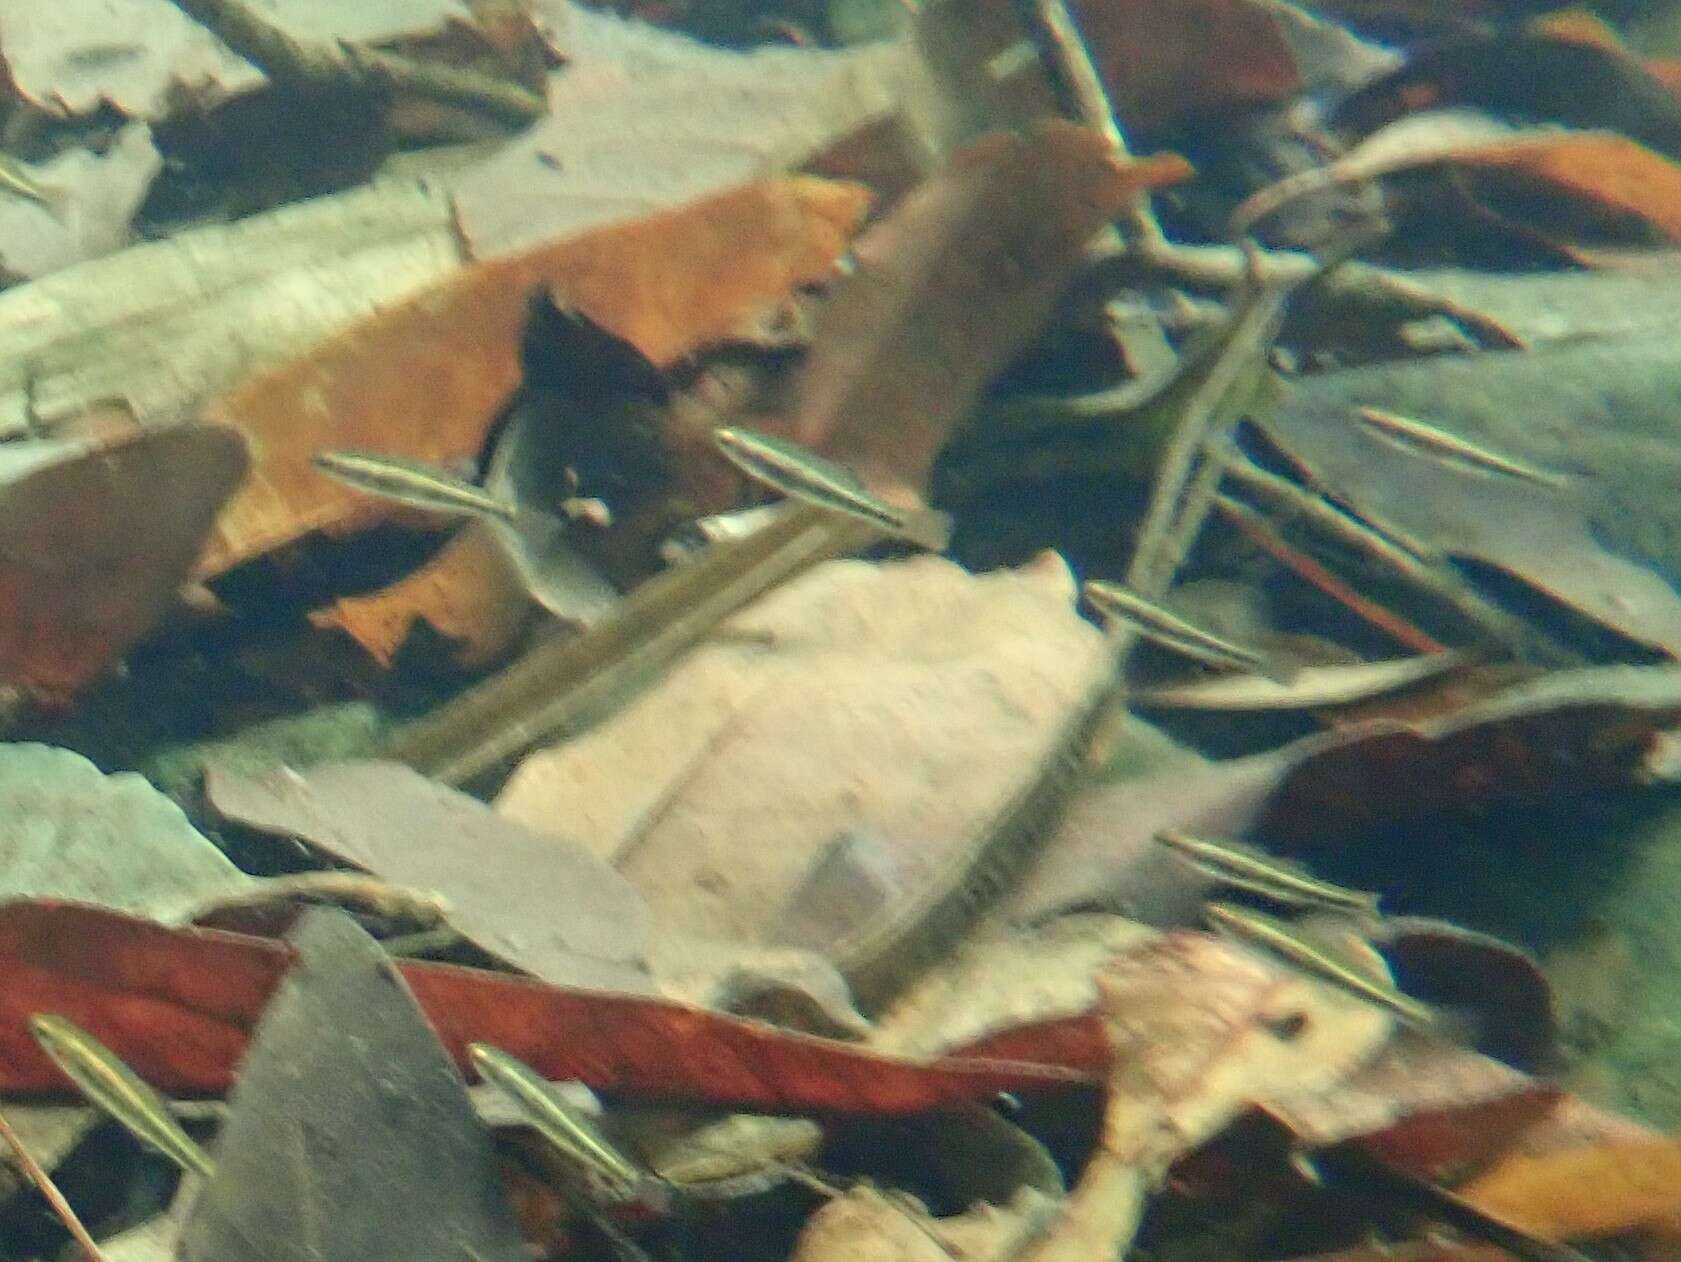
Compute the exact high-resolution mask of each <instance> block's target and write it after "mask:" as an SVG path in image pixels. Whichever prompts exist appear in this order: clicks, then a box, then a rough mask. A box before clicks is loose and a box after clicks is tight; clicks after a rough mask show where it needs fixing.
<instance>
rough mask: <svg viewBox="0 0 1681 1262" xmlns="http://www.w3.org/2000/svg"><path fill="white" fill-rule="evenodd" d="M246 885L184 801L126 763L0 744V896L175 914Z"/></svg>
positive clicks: (42, 747) (167, 916) (170, 917)
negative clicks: (109, 770)
mask: <svg viewBox="0 0 1681 1262" xmlns="http://www.w3.org/2000/svg"><path fill="white" fill-rule="evenodd" d="M249 884H250V878H249V877H247V876H246V875H245V874H244V873H242V872H241V871H240V870H239V869H238V868H236V867H234V865H233V864H232V863H230V862H228V860H227V858H226V857H225V856H224V855H223V854H222V852H221V851H220V850H218V849H217V848H216V847H215V846H214V845H212V844H211V843H210V841H209V840H208V839H207V838H205V837H204V836H203V835H202V834H200V833H199V832H198V830H197V829H195V828H194V827H193V826H192V825H191V824H190V823H188V822H187V817H186V815H185V814H184V813H183V812H182V810H181V808H180V807H179V806H177V805H176V804H175V803H174V802H172V801H170V799H168V798H166V797H165V796H164V795H163V794H161V793H159V792H158V791H157V790H156V789H154V788H153V787H152V786H151V785H149V784H148V783H146V781H144V780H142V779H141V778H140V777H139V776H137V775H134V774H133V773H132V772H120V773H118V774H116V775H110V776H108V775H105V774H104V773H103V772H101V771H100V770H99V768H97V767H95V766H94V765H93V764H92V763H91V762H89V761H88V760H87V759H86V758H83V757H82V756H81V755H80V754H76V753H72V752H71V751H70V750H68V749H53V748H50V747H49V746H46V745H0V900H9V899H14V898H64V899H74V900H76V901H79V902H84V903H97V904H99V905H100V906H103V907H110V908H113V909H115V910H117V911H125V912H132V913H134V914H136V915H142V916H150V917H152V918H153V919H156V920H164V921H168V920H175V919H178V918H179V917H180V916H181V915H183V914H185V913H186V912H187V910H188V909H190V908H191V907H193V906H194V905H195V904H197V903H199V902H202V901H203V900H204V899H206V898H209V897H211V896H213V895H217V894H224V893H228V892H230V891H233V890H237V889H241V888H244V887H245V886H247V885H249Z"/></svg>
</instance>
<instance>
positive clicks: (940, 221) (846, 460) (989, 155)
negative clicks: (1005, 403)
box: [789, 123, 1190, 503]
mask: <svg viewBox="0 0 1681 1262" xmlns="http://www.w3.org/2000/svg"><path fill="white" fill-rule="evenodd" d="M1189 174H1190V166H1189V164H1187V163H1186V162H1185V161H1184V160H1183V159H1182V158H1178V157H1174V156H1171V155H1162V156H1158V157H1152V158H1141V159H1122V158H1118V157H1116V156H1115V155H1114V154H1113V153H1112V152H1111V150H1110V149H1109V147H1108V144H1107V142H1106V141H1105V140H1104V139H1103V138H1102V137H1101V136H1099V135H1098V134H1097V133H1096V132H1093V131H1088V130H1086V129H1084V128H1080V127H1075V126H1073V125H1071V124H1067V123H1045V124H1042V125H1041V126H1039V127H1038V128H1037V129H1036V130H1034V131H1032V132H1031V133H1029V134H1028V135H1022V136H1018V135H1013V134H1007V133H996V134H993V135H989V136H983V137H982V138H981V139H979V140H976V141H974V142H973V143H971V144H970V145H968V146H967V147H966V148H964V149H962V150H960V151H959V152H958V153H957V154H956V155H955V156H954V157H953V158H952V160H951V162H950V163H949V165H948V166H947V167H946V168H945V169H944V170H943V171H941V172H940V173H939V174H938V175H936V176H934V177H933V178H931V179H929V180H928V181H926V182H925V183H923V184H922V185H920V186H919V187H918V188H916V189H915V190H913V191H912V192H911V193H910V194H909V195H907V196H906V197H905V198H904V200H903V201H901V202H900V204H899V205H898V206H897V207H896V208H895V209H894V211H893V213H892V214H891V215H889V216H888V217H887V218H886V219H884V220H882V221H881V222H880V223H879V224H877V225H875V226H874V227H873V228H871V229H869V230H868V231H867V232H865V233H864V235H863V236H862V237H861V238H860V239H859V241H858V243H857V245H856V246H855V247H854V250H853V254H854V257H855V258H856V260H857V270H856V271H855V272H854V273H853V274H852V275H851V276H849V277H848V278H847V279H846V281H845V283H843V284H841V285H838V286H837V287H836V290H835V294H834V296H833V297H832V298H831V299H830V300H829V301H828V302H827V303H826V304H825V305H824V307H823V309H822V311H821V312H820V313H819V315H818V318H817V324H816V328H815V330H814V332H813V346H812V351H811V356H810V358H809V359H808V361H807V363H806V365H805V367H804V369H803V371H802V374H801V376H800V380H799V388H798V401H797V402H796V404H795V406H794V413H793V416H792V418H791V419H790V421H789V425H790V437H792V438H793V439H794V440H795V441H797V442H799V443H801V444H803V445H804V446H807V447H810V448H811V449H812V450H814V451H818V452H820V453H822V454H823V455H825V456H828V457H830V458H831V459H835V460H838V461H840V462H842V463H843V464H846V465H848V466H849V467H850V468H852V469H853V470H854V471H856V472H857V473H858V475H859V476H860V478H861V479H862V480H863V481H864V482H865V483H866V485H868V486H869V488H870V489H871V490H872V491H873V492H875V493H877V494H879V495H881V496H882V497H883V498H886V499H888V500H890V501H893V502H896V503H898V502H907V503H908V502H914V501H915V500H916V499H917V497H918V496H920V495H921V494H922V492H923V491H924V490H925V487H926V482H927V479H928V475H929V473H930V471H931V470H932V468H933V463H934V457H935V456H936V455H937V454H938V453H939V451H940V448H941V447H942V446H943V445H944V444H945V441H946V439H947V438H948V437H949V436H950V434H951V431H952V429H953V428H954V427H955V426H956V425H957V423H958V422H959V421H961V420H962V419H963V418H964V417H965V416H966V415H967V414H968V412H969V409H970V408H971V407H972V406H973V405H974V403H975V400H976V399H977V398H978V397H979V396H980V392H981V390H982V388H983V387H984V386H985V385H986V383H987V382H988V381H989V380H991V379H992V377H993V376H994V375H995V374H997V373H998V372H999V371H1001V370H1002V369H1003V368H1004V367H1005V366H1006V365H1007V364H1008V363H1009V362H1010V361H1011V360H1012V359H1013V358H1014V357H1015V356H1016V355H1018V354H1019V353H1020V352H1021V351H1022V350H1023V349H1025V348H1026V346H1027V344H1028V342H1029V341H1030V340H1031V339H1032V338H1033V337H1034V336H1036V335H1037V334H1038V333H1039V331H1040V328H1041V326H1042V325H1043V324H1044V322H1045V320H1046V319H1047V318H1048V317H1049V315H1050V313H1051V309H1052V307H1053V305H1054V304H1055V303H1056V301H1057V299H1058V298H1060V297H1061V296H1062V293H1063V290H1064V289H1066V288H1067V286H1068V284H1069V282H1070V281H1071V280H1072V279H1073V277H1074V275H1075V273H1076V271H1077V270H1078V269H1079V267H1080V264H1081V262H1082V261H1083V259H1084V258H1085V247H1086V245H1087V244H1088V243H1089V242H1090V241H1091V239H1092V237H1093V236H1094V235H1096V233H1097V231H1098V229H1100V228H1101V227H1103V226H1104V225H1105V224H1107V223H1108V222H1109V221H1110V220H1112V219H1114V218H1115V217H1116V216H1117V215H1119V214H1121V213H1122V212H1123V211H1124V210H1126V209H1127V207H1128V206H1130V205H1131V204H1132V203H1133V202H1135V201H1136V200H1137V199H1138V198H1140V197H1143V196H1145V195H1146V194H1147V193H1148V192H1149V191H1150V190H1151V189H1153V188H1158V187H1160V186H1162V185H1166V184H1173V183H1176V182H1178V181H1180V180H1183V179H1184V178H1185V177H1186V176H1187V175H1189Z"/></svg>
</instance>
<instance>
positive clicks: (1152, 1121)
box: [1024, 933, 1392, 1262]
mask: <svg viewBox="0 0 1681 1262" xmlns="http://www.w3.org/2000/svg"><path fill="white" fill-rule="evenodd" d="M1099 986H1100V989H1101V992H1102V995H1103V999H1102V1011H1103V1013H1104V1017H1105V1020H1106V1024H1107V1026H1108V1031H1109V1038H1110V1042H1111V1046H1112V1049H1113V1051H1112V1060H1111V1070H1110V1073H1109V1076H1108V1081H1107V1091H1108V1098H1107V1101H1106V1103H1105V1107H1104V1116H1103V1133H1102V1137H1101V1139H1100V1141H1099V1148H1098V1151H1097V1153H1096V1154H1094V1155H1093V1157H1092V1159H1091V1160H1090V1162H1088V1163H1087V1166H1086V1169H1085V1172H1084V1173H1083V1174H1082V1175H1081V1177H1080V1181H1079V1184H1078V1185H1077V1186H1076V1187H1075V1189H1074V1192H1073V1194H1072V1195H1071V1196H1070V1198H1069V1200H1068V1201H1067V1202H1066V1204H1065V1206H1064V1207H1063V1209H1062V1210H1061V1212H1060V1214H1059V1216H1058V1219H1057V1221H1056V1222H1055V1224H1054V1225H1053V1227H1052V1228H1051V1230H1050V1232H1049V1233H1048V1234H1047V1236H1046V1237H1045V1238H1044V1239H1043V1240H1042V1241H1041V1242H1040V1243H1038V1244H1037V1245H1035V1246H1034V1247H1033V1248H1032V1249H1030V1250H1028V1251H1027V1252H1026V1254H1025V1255H1024V1256H1025V1257H1026V1258H1028V1259H1031V1262H1079V1260H1089V1259H1091V1258H1098V1257H1114V1256H1118V1255H1119V1254H1120V1253H1121V1252H1122V1251H1124V1250H1125V1248H1126V1246H1127V1245H1128V1244H1130V1242H1131V1240H1132V1236H1133V1234H1134V1232H1135V1231H1136V1230H1137V1226H1138V1221H1139V1218H1140V1216H1141V1214H1142V1210H1143V1203H1144V1197H1145V1193H1146V1191H1147V1190H1148V1189H1149V1188H1151V1187H1153V1186H1154V1185H1155V1183H1156V1181H1157V1180H1158V1179H1160V1178H1161V1176H1162V1175H1164V1174H1165V1173H1166V1171H1167V1169H1168V1167H1169V1166H1170V1165H1171V1164H1172V1163H1173V1162H1174V1161H1176V1160H1178V1159H1179V1158H1180V1157H1182V1156H1184V1155H1185V1154H1186V1153H1188V1152H1190V1151H1191V1150H1192V1149H1194V1148H1196V1147H1198V1146H1200V1145H1201V1144H1203V1143H1205V1142H1207V1141H1208V1140H1209V1139H1211V1138H1212V1137H1213V1136H1214V1135H1216V1134H1218V1133H1219V1132H1220V1131H1222V1130H1224V1129H1225V1128H1226V1126H1227V1125H1228V1124H1230V1122H1231V1121H1232V1120H1233V1119H1234V1118H1236V1117H1237V1116H1238V1115H1239V1114H1240V1113H1242V1112H1244V1111H1246V1110H1248V1109H1251V1108H1254V1107H1258V1106H1262V1105H1265V1104H1267V1103H1269V1102H1271V1101H1273V1100H1277V1099H1281V1098H1284V1097H1286V1096H1288V1095H1291V1094H1294V1093H1299V1092H1302V1091H1312V1090H1325V1089H1328V1088H1330V1087H1331V1086H1333V1085H1334V1084H1336V1083H1338V1082H1340V1081H1342V1080H1343V1079H1344V1078H1346V1077H1347V1076H1348V1075H1350V1074H1352V1073H1354V1072H1355V1071H1356V1070H1357V1069H1358V1068H1359V1067H1360V1066H1361V1065H1362V1064H1363V1063H1364V1062H1366V1061H1367V1060H1368V1059H1369V1058H1370V1057H1371V1056H1372V1055H1373V1054H1374V1053H1376V1052H1377V1051H1378V1049H1379V1048H1381V1047H1382V1046H1383V1044H1384V1042H1385V1040H1386V1039H1387V1038H1388V1037H1389V1033H1390V1030H1391V1028H1392V1022H1391V1020H1390V1018H1389V1017H1388V1016H1387V1015H1385V1014H1384V1013H1382V1012H1381V1011H1379V1010H1378V1009H1377V1008H1376V1007H1375V1006H1373V1005H1370V1004H1367V1003H1364V1002H1362V1001H1361V1000H1359V999H1356V998H1354V997H1353V996H1350V995H1347V994H1345V993H1343V992H1342V991H1339V990H1336V989H1334V988H1332V987H1330V986H1328V985H1326V984H1324V983H1321V982H1318V981H1313V980H1310V979H1308V978H1305V977H1301V976H1297V975H1295V974H1293V973H1291V972H1289V971H1287V970H1286V969H1285V968H1283V967H1282V966H1280V965H1276V964H1273V963H1271V962H1268V961H1266V960H1263V959H1261V958H1260V957H1259V956H1257V955H1255V954H1253V953H1251V952H1249V951H1246V950H1244V949H1242V948H1240V947H1237V946H1234V945H1233V944H1231V943H1228V942H1224V941H1222V940H1220V939H1217V938H1214V937H1212V936H1210V935H1208V934H1202V933H1174V934H1168V935H1165V936H1162V937H1159V938H1156V939H1152V940H1150V941H1148V942H1146V943H1144V944H1143V945H1141V946H1139V947H1136V948H1135V949H1133V950H1131V951H1126V952H1123V953H1122V954H1121V955H1119V956H1117V957H1116V958H1115V959H1114V960H1113V961H1111V962H1110V964H1109V965H1108V967H1106V968H1105V969H1104V970H1103V971H1102V973H1101V974H1100V975H1099Z"/></svg>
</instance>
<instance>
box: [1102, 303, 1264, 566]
mask: <svg viewBox="0 0 1681 1262" xmlns="http://www.w3.org/2000/svg"><path fill="white" fill-rule="evenodd" d="M1284 298H1285V291H1284V290H1282V289H1268V290H1263V291H1261V292H1260V293H1252V294H1250V295H1249V297H1248V298H1247V299H1245V300H1244V302H1243V305H1242V306H1241V307H1240V308H1239V309H1238V311H1237V313H1236V314H1235V315H1233V316H1232V331H1231V333H1230V335H1229V338H1228V340H1227V342H1226V345H1225V347H1224V348H1223V349H1222V350H1221V351H1220V353H1219V356H1218V358H1217V359H1216V360H1215V362H1214V363H1213V365H1212V366H1211V367H1210V368H1209V370H1208V376H1207V377H1206V378H1204V379H1203V381H1202V383H1201V384H1200V385H1199V386H1198V387H1197V389H1196V391H1195V393H1193V394H1192V395H1191V397H1190V399H1189V400H1188V401H1187V402H1186V404H1185V411H1184V414H1183V415H1182V416H1181V418H1180V421H1179V425H1178V428H1177V429H1175V430H1174V432H1173V437H1172V438H1171V439H1170V440H1169V442H1168V446H1167V451H1166V452H1165V453H1164V454H1163V456H1162V462H1161V465H1160V467H1159V468H1158V470H1157V473H1156V484H1155V488H1154V490H1152V492H1151V494H1150V505H1149V508H1148V509H1146V510H1145V513H1144V522H1143V525H1142V526H1140V528H1139V532H1138V544H1137V547H1136V548H1135V549H1134V551H1133V555H1132V564H1131V565H1130V566H1129V568H1128V570H1127V586H1129V587H1131V588H1132V589H1133V590H1134V591H1136V592H1139V593H1140V594H1142V595H1144V596H1159V595H1161V594H1162V592H1163V591H1165V590H1166V589H1167V587H1168V586H1170V585H1171V584H1172V581H1173V570H1174V569H1176V568H1177V567H1178V564H1179V560H1180V559H1181V558H1177V557H1170V556H1169V554H1168V551H1167V548H1168V543H1169V539H1170V537H1171V536H1172V535H1173V533H1174V527H1175V522H1176V521H1178V522H1179V526H1180V529H1179V533H1180V534H1183V533H1184V532H1185V527H1186V523H1185V522H1184V521H1182V520H1180V511H1179V509H1180V504H1181V501H1182V500H1183V498H1184V494H1185V490H1186V487H1187V486H1188V484H1189V483H1190V480H1191V473H1192V470H1193V468H1194V467H1195V465H1196V460H1197V456H1198V454H1199V453H1200V452H1201V451H1202V449H1203V446H1204V444H1205V443H1206V442H1207V441H1208V439H1209V436H1210V434H1211V433H1212V432H1213V431H1214V430H1215V429H1216V428H1217V426H1218V423H1219V421H1220V420H1221V415H1220V414H1221V410H1222V408H1224V407H1225V405H1226V403H1227V400H1228V398H1229V396H1230V395H1231V392H1232V389H1233V387H1234V386H1236V385H1237V383H1238V380H1239V378H1240V377H1241V376H1242V374H1243V373H1244V372H1245V371H1246V370H1247V369H1249V368H1250V367H1251V361H1252V358H1253V355H1254V354H1255V353H1256V351H1257V348H1259V347H1260V346H1261V345H1263V344H1264V343H1265V342H1266V340H1267V339H1268V338H1270V337H1271V336H1272V333H1273V331H1274V330H1275V329H1276V328H1277V327H1278V321H1279V319H1280V317H1281V316H1282V314H1283V311H1284ZM1203 511H1204V512H1206V511H1207V510H1206V507H1205V508H1204V510H1203Z"/></svg>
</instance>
